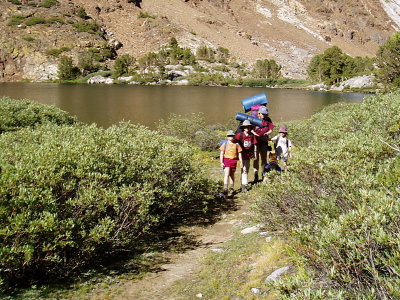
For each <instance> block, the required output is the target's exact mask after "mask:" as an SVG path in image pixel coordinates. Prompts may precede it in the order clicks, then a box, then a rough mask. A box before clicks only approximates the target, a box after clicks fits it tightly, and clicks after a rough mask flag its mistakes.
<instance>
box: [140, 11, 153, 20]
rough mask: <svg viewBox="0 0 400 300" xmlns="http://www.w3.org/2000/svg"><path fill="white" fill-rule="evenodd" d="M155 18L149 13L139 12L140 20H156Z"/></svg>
mask: <svg viewBox="0 0 400 300" xmlns="http://www.w3.org/2000/svg"><path fill="white" fill-rule="evenodd" d="M155 18H156V17H155V16H152V15H150V14H149V13H148V12H142V11H141V12H139V14H138V19H155Z"/></svg>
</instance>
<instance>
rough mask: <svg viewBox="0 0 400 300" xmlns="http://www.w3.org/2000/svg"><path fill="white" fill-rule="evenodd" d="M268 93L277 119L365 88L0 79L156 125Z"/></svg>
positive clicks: (234, 107) (18, 88)
mask: <svg viewBox="0 0 400 300" xmlns="http://www.w3.org/2000/svg"><path fill="white" fill-rule="evenodd" d="M260 93H266V94H267V97H268V100H269V104H268V107H269V110H270V115H271V118H272V120H273V121H275V122H278V121H288V120H294V119H304V118H308V117H310V116H311V115H312V114H314V113H315V112H317V111H319V110H321V109H322V108H323V107H324V106H326V105H328V104H332V103H336V102H361V101H362V98H363V97H364V96H365V94H361V93H327V92H316V91H301V90H289V89H271V88H234V87H191V86H132V85H84V84H49V83H46V84H44V83H0V96H9V97H11V98H15V99H23V98H25V99H31V100H34V101H38V102H40V103H44V104H53V105H55V106H58V107H60V108H61V109H63V110H65V111H68V112H69V113H70V114H72V115H75V116H77V117H78V119H79V120H80V121H83V122H86V123H97V124H99V125H101V126H104V127H108V126H110V125H112V124H116V123H118V122H119V121H121V120H130V121H132V122H133V123H140V124H144V125H146V126H149V127H151V128H154V127H155V123H156V122H157V121H158V120H160V119H163V118H164V119H165V118H167V117H168V116H169V115H170V113H175V114H180V115H185V114H188V113H196V112H203V113H204V114H205V116H206V120H207V123H208V124H214V123H218V122H225V121H226V120H227V119H228V118H234V116H235V114H236V113H237V112H242V111H243V109H242V106H241V99H244V98H247V97H251V96H254V95H256V94H260Z"/></svg>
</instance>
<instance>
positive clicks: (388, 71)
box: [376, 32, 400, 87]
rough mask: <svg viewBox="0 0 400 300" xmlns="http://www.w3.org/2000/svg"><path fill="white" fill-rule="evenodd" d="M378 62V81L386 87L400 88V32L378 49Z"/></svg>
mask: <svg viewBox="0 0 400 300" xmlns="http://www.w3.org/2000/svg"><path fill="white" fill-rule="evenodd" d="M376 60H377V66H378V70H377V71H376V76H377V79H378V81H379V82H380V83H382V84H383V85H385V86H386V87H388V86H390V85H392V86H396V87H400V32H397V33H395V34H394V35H393V36H392V37H391V39H389V40H388V41H387V42H386V43H385V44H384V45H382V46H381V47H380V48H379V49H378V52H377V54H376Z"/></svg>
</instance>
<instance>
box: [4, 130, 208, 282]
mask: <svg viewBox="0 0 400 300" xmlns="http://www.w3.org/2000/svg"><path fill="white" fill-rule="evenodd" d="M192 156H193V149H192V147H191V146H190V145H189V144H187V143H186V142H184V141H181V140H178V139H175V138H172V137H166V136H162V135H160V134H158V133H156V132H153V131H150V130H148V129H146V128H145V127H142V126H133V125H130V124H121V125H120V126H113V127H110V128H108V129H101V128H98V127H96V126H94V125H93V126H83V125H75V126H54V125H44V126H41V127H40V128H36V129H35V130H32V129H21V130H19V131H17V132H13V133H5V134H3V135H1V136H0V166H1V173H0V197H1V199H2V201H1V202H0V221H1V227H0V228H1V229H0V278H1V281H0V283H1V287H2V288H3V289H6V288H7V287H13V286H16V285H18V284H26V283H32V280H34V279H46V280H51V279H54V278H56V277H64V276H69V275H70V274H71V272H73V271H76V270H79V268H81V267H82V266H84V265H86V264H88V263H93V262H94V261H101V260H104V259H107V258H109V257H110V256H111V255H113V254H115V253H116V252H119V251H135V250H136V249H137V247H138V239H139V238H143V237H144V236H145V235H146V233H148V232H149V231H152V230H155V229H156V228H159V226H161V225H163V224H164V225H165V223H166V222H168V221H172V220H175V218H176V217H177V215H180V214H190V213H193V212H194V211H197V210H203V209H205V207H206V206H207V203H208V201H209V200H211V199H212V198H213V193H214V192H215V191H216V190H215V188H216V187H215V184H214V183H213V182H211V181H210V180H209V179H207V178H206V177H205V175H204V174H203V173H202V171H201V168H200V166H199V165H198V164H197V163H196V162H194V161H193V157H192Z"/></svg>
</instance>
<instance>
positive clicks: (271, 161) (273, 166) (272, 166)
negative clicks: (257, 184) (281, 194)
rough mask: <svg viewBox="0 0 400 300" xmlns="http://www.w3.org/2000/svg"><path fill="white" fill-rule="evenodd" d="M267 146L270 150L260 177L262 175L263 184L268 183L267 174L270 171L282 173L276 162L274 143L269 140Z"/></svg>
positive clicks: (276, 155)
mask: <svg viewBox="0 0 400 300" xmlns="http://www.w3.org/2000/svg"><path fill="white" fill-rule="evenodd" d="M268 146H269V147H271V150H270V151H268V163H267V164H266V165H265V166H264V169H263V172H262V175H263V182H268V176H267V175H268V173H269V172H271V171H274V170H275V171H278V172H282V169H281V167H280V166H279V162H278V154H277V152H276V150H275V145H274V142H273V141H272V140H271V141H269V142H268Z"/></svg>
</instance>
